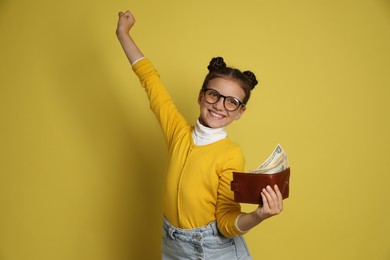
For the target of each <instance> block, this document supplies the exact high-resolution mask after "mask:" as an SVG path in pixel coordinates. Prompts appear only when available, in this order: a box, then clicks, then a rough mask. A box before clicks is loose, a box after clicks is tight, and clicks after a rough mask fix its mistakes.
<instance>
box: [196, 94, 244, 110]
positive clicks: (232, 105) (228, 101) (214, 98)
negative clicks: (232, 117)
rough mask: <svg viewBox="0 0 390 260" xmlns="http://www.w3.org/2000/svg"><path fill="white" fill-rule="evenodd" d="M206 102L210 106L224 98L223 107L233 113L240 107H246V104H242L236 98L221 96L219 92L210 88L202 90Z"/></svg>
mask: <svg viewBox="0 0 390 260" xmlns="http://www.w3.org/2000/svg"><path fill="white" fill-rule="evenodd" d="M202 91H203V93H204V97H205V99H206V102H207V103H209V104H215V103H217V102H218V101H219V100H220V99H221V97H222V98H223V106H224V107H225V109H226V110H228V111H230V112H233V111H236V110H237V109H238V108H239V107H240V106H243V107H245V104H244V103H242V102H241V101H240V100H238V98H235V97H226V96H223V95H221V94H219V92H218V91H216V90H214V89H210V88H204V89H202Z"/></svg>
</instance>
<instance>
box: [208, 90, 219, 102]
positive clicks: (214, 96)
mask: <svg viewBox="0 0 390 260" xmlns="http://www.w3.org/2000/svg"><path fill="white" fill-rule="evenodd" d="M219 97H220V95H219V93H218V92H217V91H215V90H212V89H208V90H206V91H205V98H206V101H207V102H209V103H211V104H214V103H217V102H218V100H219Z"/></svg>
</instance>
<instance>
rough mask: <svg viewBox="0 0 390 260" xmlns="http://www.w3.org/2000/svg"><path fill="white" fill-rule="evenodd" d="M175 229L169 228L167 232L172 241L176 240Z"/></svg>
mask: <svg viewBox="0 0 390 260" xmlns="http://www.w3.org/2000/svg"><path fill="white" fill-rule="evenodd" d="M175 231H176V230H175V229H174V228H171V227H169V230H168V234H169V237H170V238H172V239H176V237H175Z"/></svg>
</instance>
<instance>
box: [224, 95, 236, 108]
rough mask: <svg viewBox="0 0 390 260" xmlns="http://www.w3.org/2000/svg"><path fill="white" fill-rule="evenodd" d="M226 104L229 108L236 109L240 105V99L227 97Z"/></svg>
mask: <svg viewBox="0 0 390 260" xmlns="http://www.w3.org/2000/svg"><path fill="white" fill-rule="evenodd" d="M224 105H225V108H226V109H227V110H230V111H234V110H236V109H237V108H238V107H239V106H240V101H238V99H236V98H234V97H227V98H226V99H225V104H224Z"/></svg>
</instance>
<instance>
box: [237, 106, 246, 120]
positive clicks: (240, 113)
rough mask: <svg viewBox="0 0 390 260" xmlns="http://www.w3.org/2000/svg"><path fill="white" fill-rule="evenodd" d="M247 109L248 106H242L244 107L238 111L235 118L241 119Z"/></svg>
mask: <svg viewBox="0 0 390 260" xmlns="http://www.w3.org/2000/svg"><path fill="white" fill-rule="evenodd" d="M245 110H246V107H242V108H241V109H240V111H238V112H237V114H236V116H235V118H234V120H238V119H240V118H241V116H242V115H243V114H244V112H245Z"/></svg>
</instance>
